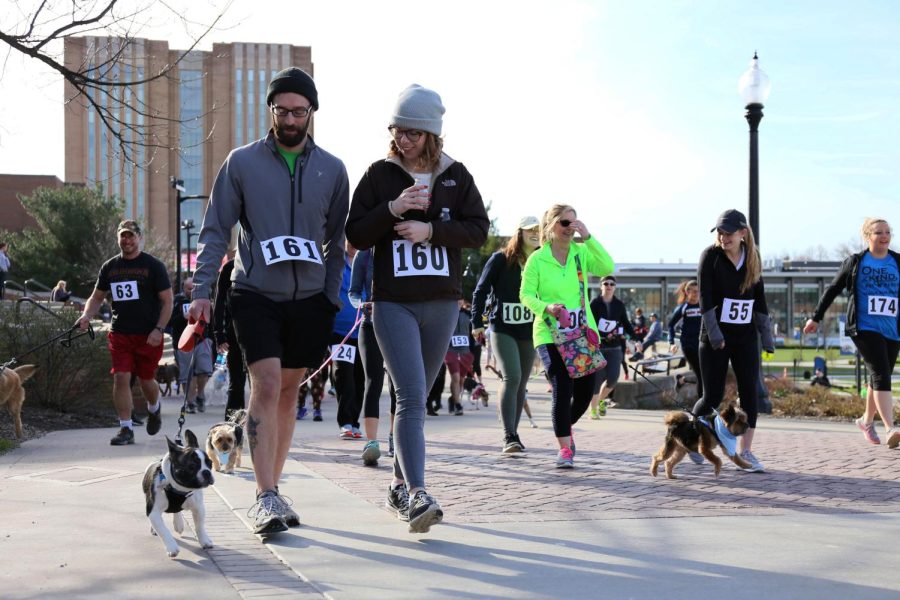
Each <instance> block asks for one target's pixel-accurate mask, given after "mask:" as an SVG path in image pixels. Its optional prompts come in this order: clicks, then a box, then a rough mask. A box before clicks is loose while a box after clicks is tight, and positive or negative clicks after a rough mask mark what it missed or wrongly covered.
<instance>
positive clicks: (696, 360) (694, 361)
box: [681, 347, 703, 398]
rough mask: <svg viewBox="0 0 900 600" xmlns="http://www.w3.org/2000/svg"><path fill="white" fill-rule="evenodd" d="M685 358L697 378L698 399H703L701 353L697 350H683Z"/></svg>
mask: <svg viewBox="0 0 900 600" xmlns="http://www.w3.org/2000/svg"><path fill="white" fill-rule="evenodd" d="M681 351H682V352H683V353H684V358H685V360H687V364H688V366H689V367H690V368H691V371H693V372H694V375H696V376H697V397H698V398H702V397H703V376H702V375H701V374H700V351H699V350H698V349H697V348H684V347H682V348H681Z"/></svg>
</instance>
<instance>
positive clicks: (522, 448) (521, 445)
mask: <svg viewBox="0 0 900 600" xmlns="http://www.w3.org/2000/svg"><path fill="white" fill-rule="evenodd" d="M515 436H516V443H517V444H519V448H521V451H522V452H525V444H523V443H522V440H521V439H520V438H519V434H518V433H517V434H515Z"/></svg>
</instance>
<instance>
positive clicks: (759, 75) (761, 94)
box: [738, 52, 772, 246]
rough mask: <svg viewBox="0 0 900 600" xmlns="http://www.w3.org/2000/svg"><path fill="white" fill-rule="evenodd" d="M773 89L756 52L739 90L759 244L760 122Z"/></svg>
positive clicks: (752, 219)
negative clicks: (760, 66) (747, 126)
mask: <svg viewBox="0 0 900 600" xmlns="http://www.w3.org/2000/svg"><path fill="white" fill-rule="evenodd" d="M771 89H772V85H771V84H770V83H769V77H768V75H766V74H765V73H764V72H763V71H762V69H760V68H759V57H758V56H757V55H756V52H754V53H753V58H752V59H751V60H750V68H749V69H747V70H746V71H745V72H744V74H743V75H741V78H740V80H738V92H740V94H741V98H742V99H743V101H744V107H745V108H746V109H747V112H746V113H745V114H744V117H745V118H746V119H747V123H748V124H749V125H750V198H749V200H750V202H749V204H750V206H749V207H748V208H749V210H748V215H747V218H748V219H749V221H750V230H751V231H752V232H753V237H755V238H756V244H757V246H758V245H759V122H760V121H762V118H763V105H764V103H765V101H766V100H767V99H768V98H769V91H770V90H771Z"/></svg>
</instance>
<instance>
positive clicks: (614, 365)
mask: <svg viewBox="0 0 900 600" xmlns="http://www.w3.org/2000/svg"><path fill="white" fill-rule="evenodd" d="M601 352H603V357H604V358H605V359H606V366H605V367H603V368H602V369H600V370H599V371H597V372H596V373H595V374H594V393H595V394H597V393H599V392H600V386H601V385H603V382H604V381H605V382H606V387H608V388H613V387H616V384H617V383H619V375H620V374H621V373H622V358H623V355H622V347H621V346H617V347H615V348H602V349H601Z"/></svg>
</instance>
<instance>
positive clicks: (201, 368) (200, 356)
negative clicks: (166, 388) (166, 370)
mask: <svg viewBox="0 0 900 600" xmlns="http://www.w3.org/2000/svg"><path fill="white" fill-rule="evenodd" d="M191 355H193V356H194V375H212V372H213V358H212V340H210V339H205V340H203V341H202V342H200V343H199V344H197V345H196V346H194V350H193V351H192V352H182V351H181V350H177V351H176V352H175V360H176V361H177V363H178V382H179V383H180V384H182V385H184V384H185V383H187V376H188V369H190V367H191Z"/></svg>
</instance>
